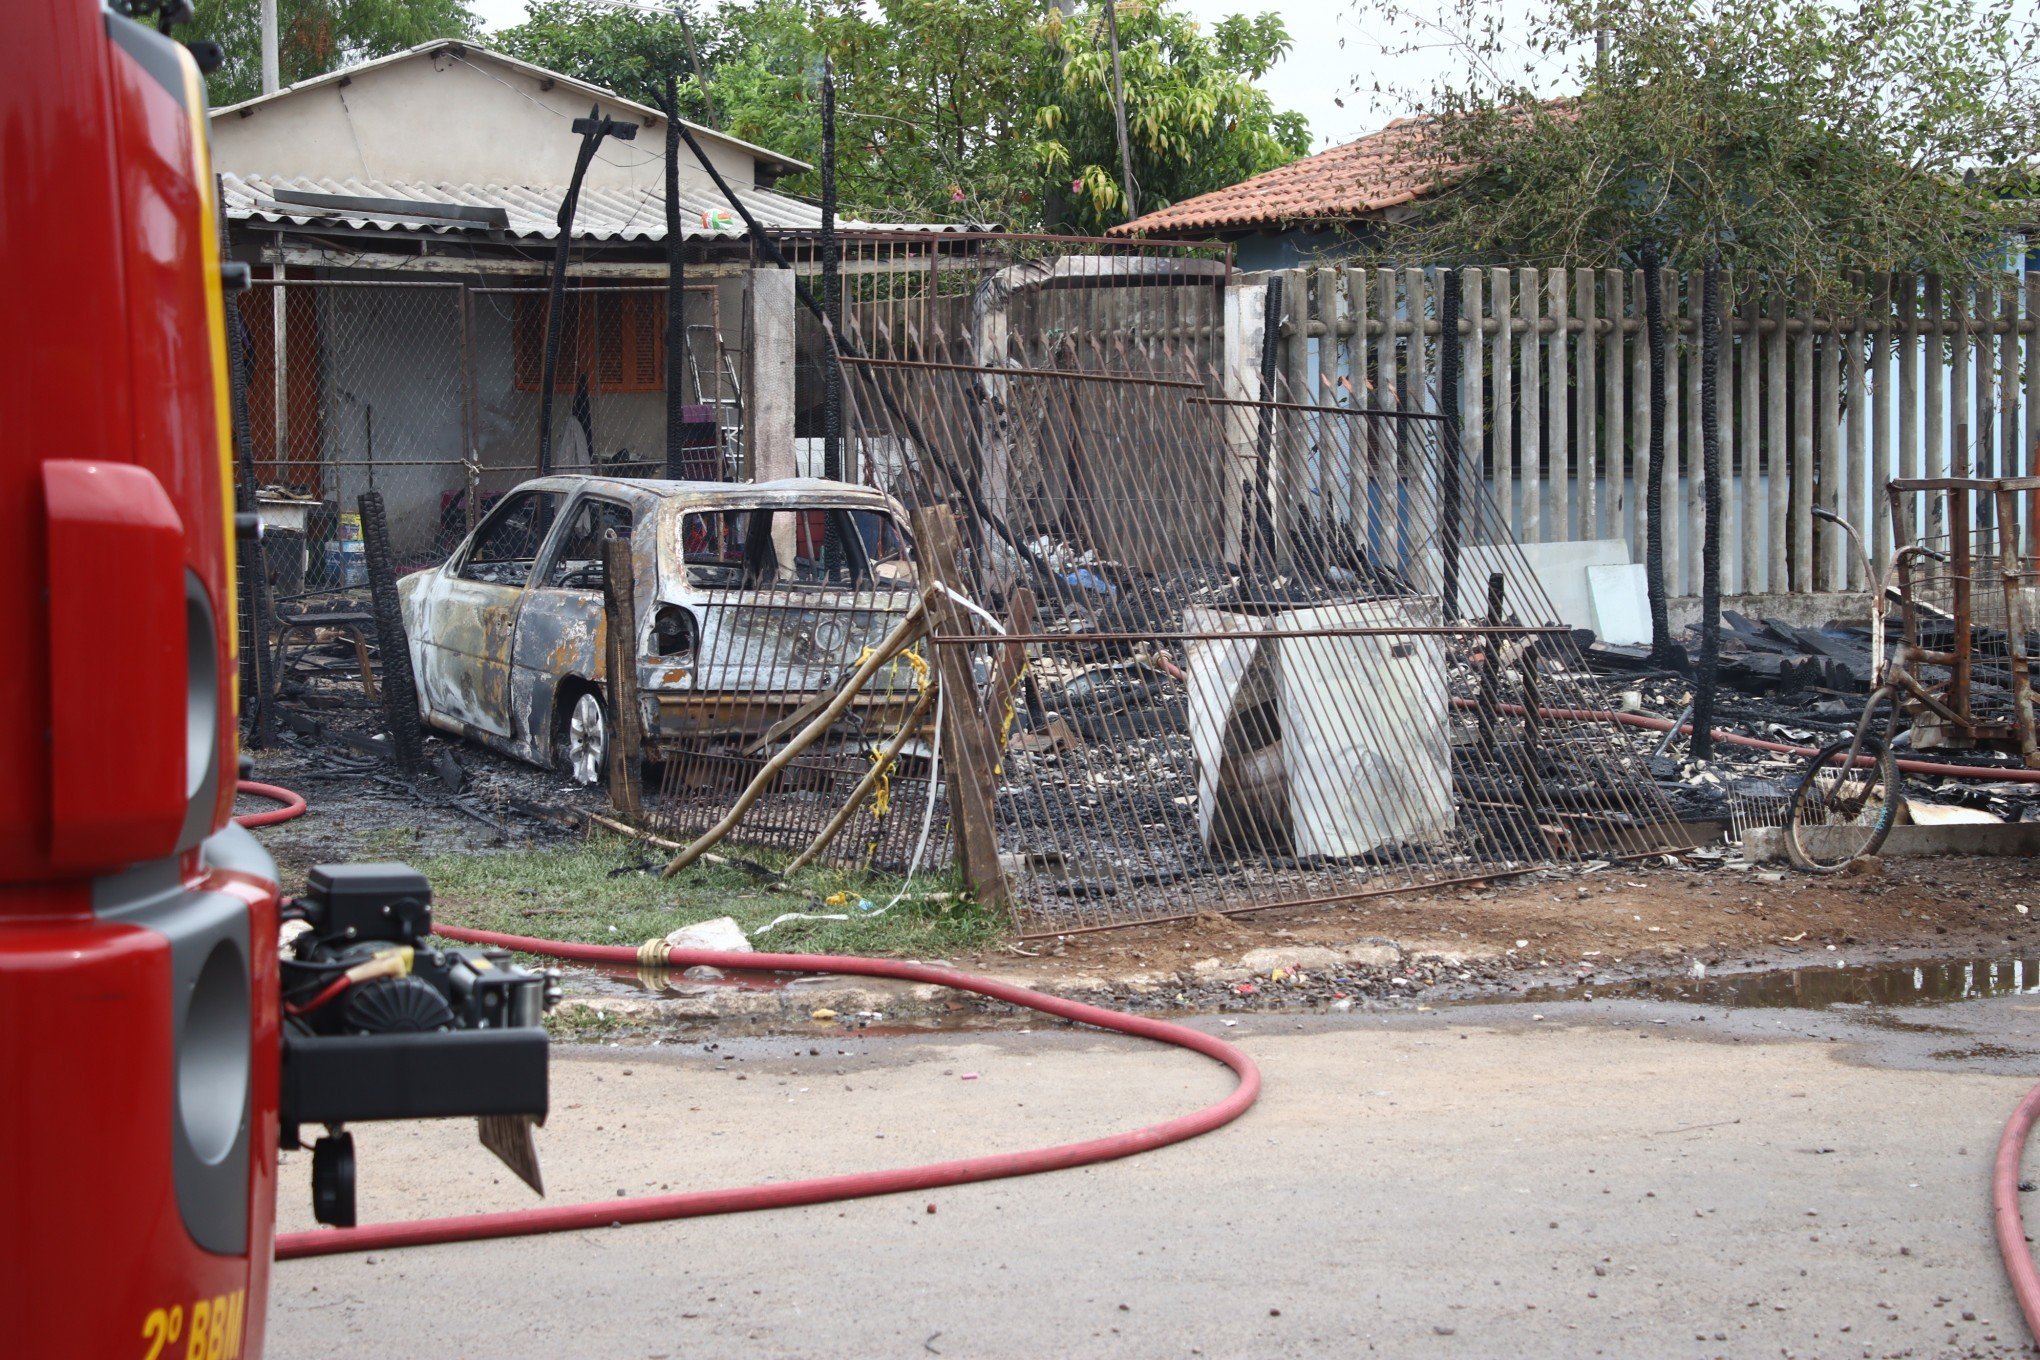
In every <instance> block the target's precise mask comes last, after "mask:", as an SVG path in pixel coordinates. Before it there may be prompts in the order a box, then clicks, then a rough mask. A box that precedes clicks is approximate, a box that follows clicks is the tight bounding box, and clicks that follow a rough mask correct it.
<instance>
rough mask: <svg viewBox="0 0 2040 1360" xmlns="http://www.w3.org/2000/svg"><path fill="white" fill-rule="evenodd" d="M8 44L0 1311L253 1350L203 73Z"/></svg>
mask: <svg viewBox="0 0 2040 1360" xmlns="http://www.w3.org/2000/svg"><path fill="white" fill-rule="evenodd" d="M9 30H10V31H9V37H8V41H7V42H6V43H4V44H0V185H4V188H0V193H4V195H5V198H4V206H0V258H5V259H6V260H7V261H8V262H9V264H10V266H11V268H12V277H11V279H10V285H9V293H10V297H11V298H12V300H13V305H12V307H11V308H10V311H9V315H8V324H7V326H6V328H5V330H4V331H0V345H4V346H6V347H7V351H8V352H7V355H6V358H5V362H0V413H4V416H5V419H6V422H7V428H8V440H7V442H6V445H5V446H4V449H0V637H4V638H5V639H7V641H8V643H9V644H10V653H11V655H12V656H13V658H14V659H13V661H12V662H11V663H10V664H9V665H7V666H6V667H0V1091H4V1092H5V1093H6V1097H5V1100H4V1101H0V1315H4V1316H6V1317H7V1318H8V1319H9V1338H8V1346H7V1351H8V1354H10V1355H24V1356H31V1357H42V1356H52V1357H54V1356H85V1355H90V1356H100V1355H106V1356H118V1355H134V1356H140V1357H155V1358H156V1360H230V1358H231V1360H242V1358H243V1357H252V1356H255V1355H258V1354H259V1352H260V1350H261V1317H262V1300H263V1298H264V1296H265V1294H266V1291H267V1282H268V1261H269V1256H270V1244H271V1240H272V1233H273V1213H274V1203H275V1184H274V1178H275V1156H276V1146H275V1144H276V1128H277V1124H276V1101H277V1082H278V1077H277V1068H278V1030H277V1024H278V1022H277V1012H276V995H277V980H276V976H275V973H276V967H277V964H276V954H275V947H274V944H273V941H274V940H275V938H276V926H277V920H276V913H277V887H276V882H275V870H274V867H273V866H272V865H271V864H270V862H269V860H268V857H267V855H266V854H264V853H263V852H262V850H261V849H260V848H259V847H258V846H256V845H255V844H254V842H253V840H252V838H250V837H248V836H247V834H246V833H245V832H240V831H239V830H238V829H235V828H233V827H231V826H230V825H229V816H230V813H231V809H232V799H233V789H234V774H235V765H236V759H235V725H234V719H233V701H232V688H231V687H232V684H233V680H234V643H233V636H232V633H233V621H234V596H233V591H232V586H231V583H232V581H233V560H232V554H233V534H232V515H231V508H232V507H231V500H230V497H231V487H232V482H231V477H230V475H229V467H230V463H229V459H228V453H227V450H228V431H229V423H228V408H227V388H226V374H225V350H224V346H223V323H224V311H223V299H222V296H221V291H220V270H219V264H218V259H217V238H216V229H215V224H214V214H213V206H212V179H211V171H210V168H209V165H208V160H207V154H206V146H205V140H204V138H205V125H204V121H203V120H204V101H203V93H202V89H201V86H200V83H199V77H198V72H197V69H196V67H195V65H194V64H193V62H192V60H191V58H190V57H189V55H188V54H187V53H186V52H185V51H184V50H183V49H182V47H181V46H180V45H178V44H177V43H175V42H172V41H171V40H169V39H168V38H165V37H162V36H160V35H159V34H157V33H155V32H154V31H153V30H151V29H149V28H148V27H146V26H145V25H143V24H140V23H137V22H135V21H134V20H132V19H129V18H127V17H125V16H122V15H119V14H115V13H111V12H109V11H107V10H104V9H101V8H100V7H98V6H97V5H94V4H91V3H86V2H85V0H42V2H40V3H36V4H31V5H26V6H19V7H15V8H14V9H13V10H11V11H10V13H9Z"/></svg>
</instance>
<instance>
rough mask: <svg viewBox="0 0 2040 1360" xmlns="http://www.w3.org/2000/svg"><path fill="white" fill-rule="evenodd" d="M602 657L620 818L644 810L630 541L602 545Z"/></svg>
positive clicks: (612, 784)
mask: <svg viewBox="0 0 2040 1360" xmlns="http://www.w3.org/2000/svg"><path fill="white" fill-rule="evenodd" d="M602 620H603V642H602V646H603V657H602V662H603V666H604V669H605V670H606V671H607V676H606V679H607V681H608V685H609V723H610V728H611V731H610V734H609V801H610V804H611V805H612V806H613V807H615V809H616V810H617V811H618V812H620V813H622V814H623V816H624V820H626V821H635V820H636V819H637V818H638V817H639V816H641V815H642V814H643V812H644V798H643V791H642V789H641V788H640V786H639V779H638V769H639V765H640V762H642V760H643V759H644V749H645V730H644V728H645V723H644V711H643V709H642V708H640V707H639V702H638V674H637V668H638V648H637V567H636V565H635V563H634V562H633V561H632V558H631V551H630V541H629V540H628V539H623V538H608V539H605V540H603V543H602Z"/></svg>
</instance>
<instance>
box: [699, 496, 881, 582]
mask: <svg viewBox="0 0 2040 1360" xmlns="http://www.w3.org/2000/svg"><path fill="white" fill-rule="evenodd" d="M680 532H681V541H682V543H683V545H684V552H685V554H686V560H687V583H688V584H689V585H691V586H696V587H698V588H701V589H705V590H755V589H758V588H760V587H764V586H773V585H780V586H784V585H811V586H830V585H853V586H864V585H884V584H890V583H895V582H904V581H911V580H912V579H913V569H912V567H911V566H909V565H908V562H907V545H906V541H905V539H904V538H903V537H902V535H901V533H900V530H899V526H898V525H896V524H895V523H894V522H893V520H892V517H891V516H889V515H886V514H884V513H882V512H880V511H877V510H866V509H852V508H849V507H844V506H836V507H828V508H818V509H785V508H772V507H768V506H747V507H738V508H735V509H728V510H707V511H699V512H693V513H689V514H688V515H686V516H685V517H684V518H683V519H682V521H681V531H680Z"/></svg>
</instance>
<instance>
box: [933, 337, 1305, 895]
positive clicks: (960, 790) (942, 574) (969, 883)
mask: <svg viewBox="0 0 2040 1360" xmlns="http://www.w3.org/2000/svg"><path fill="white" fill-rule="evenodd" d="M1271 324H1273V319H1272V318H1271ZM914 543H915V547H916V549H917V550H918V554H919V562H918V566H919V568H920V571H921V573H922V578H923V587H924V590H925V596H924V598H925V599H926V601H927V610H928V634H929V639H930V641H929V644H928V650H929V651H930V652H931V653H932V654H933V658H932V659H933V664H934V667H935V683H936V684H938V685H941V686H942V687H943V689H944V691H945V692H946V693H947V695H948V698H947V699H946V700H944V702H943V705H942V749H943V751H944V752H945V754H944V757H943V764H944V774H943V779H944V782H945V785H946V787H947V789H948V792H949V821H950V825H951V826H952V827H954V828H955V834H956V858H957V862H958V864H959V865H960V866H961V867H962V869H963V880H964V884H965V886H966V887H968V888H969V889H970V891H971V894H972V895H973V896H974V897H976V898H977V900H978V901H980V902H982V903H984V904H985V905H986V906H988V907H994V908H998V909H1001V910H1003V909H1004V908H1005V907H1006V905H1007V903H1008V900H1009V899H1008V895H1007V888H1006V876H1005V873H1004V871H1003V870H1002V869H1001V868H1000V865H999V843H998V833H997V827H996V823H995V822H994V821H993V808H992V796H993V794H994V793H995V792H996V790H997V787H998V780H997V765H998V759H997V756H996V755H995V754H994V753H993V751H992V749H991V733H990V732H988V731H987V730H986V729H985V724H984V719H983V716H982V714H981V713H980V711H979V709H978V705H977V702H976V695H977V684H976V680H975V677H974V676H973V674H972V671H971V663H970V651H969V649H968V648H966V647H963V646H959V645H957V644H955V643H947V644H945V643H942V642H940V641H938V640H937V639H940V638H944V637H961V636H964V635H967V634H971V633H974V632H975V631H976V628H975V625H974V623H973V621H972V619H971V616H970V615H969V613H968V612H967V611H965V610H964V609H963V608H962V607H961V606H959V605H958V604H957V603H956V601H955V600H954V599H952V598H951V597H950V595H949V594H948V591H947V590H945V589H937V588H936V587H938V586H941V587H948V588H951V589H953V588H955V585H956V580H957V573H956V561H957V545H958V539H957V535H956V519H955V517H954V516H953V515H951V514H950V512H949V509H948V507H946V506H939V505H937V506H929V507H926V508H924V509H921V510H917V511H915V512H914Z"/></svg>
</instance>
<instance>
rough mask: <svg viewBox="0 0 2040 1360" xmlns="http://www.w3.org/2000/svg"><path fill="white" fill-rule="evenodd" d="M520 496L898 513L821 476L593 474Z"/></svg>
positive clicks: (543, 483)
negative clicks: (742, 478)
mask: <svg viewBox="0 0 2040 1360" xmlns="http://www.w3.org/2000/svg"><path fill="white" fill-rule="evenodd" d="M517 489H518V490H520V491H527V490H536V491H560V492H569V493H570V492H574V491H606V492H608V493H609V494H610V495H612V496H617V497H620V498H623V499H627V500H630V501H633V502H636V503H641V504H642V503H646V502H656V503H658V504H660V505H662V506H663V505H674V506H677V507H678V508H680V509H682V510H726V509H735V508H745V509H748V508H752V507H759V508H778V507H785V508H788V509H796V508H802V507H811V506H870V507H871V508H873V509H890V510H895V511H897V510H898V509H899V506H898V505H897V504H896V503H895V502H894V501H893V499H892V497H890V496H888V495H886V494H885V493H884V492H883V491H879V490H877V489H876V488H874V487H869V486H859V485H857V484H856V483H854V482H832V481H829V480H828V479H827V478H823V477H783V478H781V479H779V480H778V481H774V482H680V481H667V480H664V479H662V478H657V477H603V476H599V475H597V474H594V473H579V472H576V473H556V474H554V475H552V476H550V477H537V478H534V479H532V480H531V481H528V482H520V483H518V486H517Z"/></svg>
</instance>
